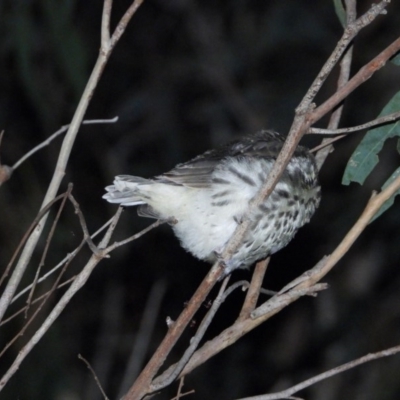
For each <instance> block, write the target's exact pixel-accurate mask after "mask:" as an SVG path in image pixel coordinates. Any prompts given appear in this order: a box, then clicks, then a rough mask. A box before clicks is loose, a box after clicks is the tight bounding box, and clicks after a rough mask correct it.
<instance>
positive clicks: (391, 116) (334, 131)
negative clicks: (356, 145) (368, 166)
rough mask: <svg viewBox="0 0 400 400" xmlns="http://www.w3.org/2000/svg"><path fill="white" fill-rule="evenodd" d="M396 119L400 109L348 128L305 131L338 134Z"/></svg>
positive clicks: (398, 116) (398, 117)
mask: <svg viewBox="0 0 400 400" xmlns="http://www.w3.org/2000/svg"><path fill="white" fill-rule="evenodd" d="M398 119H400V111H397V112H394V113H392V114H388V115H384V116H383V117H379V118H376V119H374V120H372V121H369V122H366V123H365V124H362V125H357V126H352V127H350V128H341V129H323V128H310V129H309V130H308V132H307V133H309V134H317V135H338V134H341V133H353V132H358V131H362V130H364V129H368V128H371V127H372V126H377V125H384V124H388V123H389V122H394V121H397V120H398Z"/></svg>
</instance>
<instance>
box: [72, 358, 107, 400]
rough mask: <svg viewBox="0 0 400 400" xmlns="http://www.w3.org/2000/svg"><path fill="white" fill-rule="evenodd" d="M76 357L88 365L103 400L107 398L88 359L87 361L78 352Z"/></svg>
mask: <svg viewBox="0 0 400 400" xmlns="http://www.w3.org/2000/svg"><path fill="white" fill-rule="evenodd" d="M78 358H79V359H80V360H82V361H83V362H84V363H85V364H86V366H87V367H88V369H89V371H90V372H91V373H92V375H93V378H94V380H95V381H96V384H97V387H98V388H99V390H100V392H101V394H102V395H103V398H104V399H105V400H109V398H108V397H107V395H106V392H105V391H104V389H103V388H102V386H101V383H100V381H99V378H98V377H97V375H96V372H94V370H93V368H92V366H91V365H90V364H89V361H87V360H86V358H84V357H82V356H81V355H80V354H78Z"/></svg>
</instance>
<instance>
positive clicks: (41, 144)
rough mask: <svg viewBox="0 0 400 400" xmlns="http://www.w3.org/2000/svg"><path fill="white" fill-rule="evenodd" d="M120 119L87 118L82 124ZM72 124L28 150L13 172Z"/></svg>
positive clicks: (108, 122)
mask: <svg viewBox="0 0 400 400" xmlns="http://www.w3.org/2000/svg"><path fill="white" fill-rule="evenodd" d="M117 121H118V117H114V118H111V119H86V120H84V121H82V124H85V125H89V124H113V123H115V122H117ZM70 126H71V124H67V125H63V126H62V127H61V128H60V129H59V130H58V131H56V132H54V133H53V134H52V135H51V136H50V137H48V138H47V139H46V140H44V141H43V142H42V143H40V144H38V145H37V146H36V147H34V148H33V149H32V150H30V151H28V153H26V154H25V155H24V156H23V157H21V158H20V159H19V160H18V161H17V162H16V163H15V164H14V165H13V166H12V167H11V169H12V172H14V171H15V170H16V169H17V168H18V167H19V166H20V165H21V164H22V163H23V162H25V161H26V160H27V159H28V158H29V157H31V156H33V155H34V154H35V153H37V152H38V151H39V150H41V149H43V148H44V147H46V146H48V145H49V144H50V143H51V142H52V141H53V140H54V139H56V138H57V137H58V136H60V135H61V134H62V133H64V132H66V131H67V130H68V128H69V127H70Z"/></svg>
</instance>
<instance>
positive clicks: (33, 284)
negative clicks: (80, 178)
mask: <svg viewBox="0 0 400 400" xmlns="http://www.w3.org/2000/svg"><path fill="white" fill-rule="evenodd" d="M71 191H72V185H69V186H68V190H67V191H66V192H65V195H64V198H63V199H62V201H61V204H60V207H58V211H57V214H56V216H55V218H54V221H53V223H52V225H51V228H50V232H49V234H48V236H47V239H46V245H45V247H44V250H43V254H42V257H41V259H40V262H39V267H38V268H37V270H36V273H35V278H34V279H33V282H32V289H31V290H30V293H29V296H28V299H27V301H26V305H27V308H26V312H25V318H27V315H28V311H29V306H30V303H31V300H32V298H33V293H34V292H35V288H36V285H37V281H38V279H39V275H40V272H41V270H42V267H43V266H44V262H45V260H46V256H47V252H48V251H49V247H50V243H51V240H52V238H53V236H54V232H55V230H56V227H57V224H58V221H59V219H60V217H61V213H62V211H63V210H64V207H65V203H66V201H67V198H68V195H69V194H70V193H71Z"/></svg>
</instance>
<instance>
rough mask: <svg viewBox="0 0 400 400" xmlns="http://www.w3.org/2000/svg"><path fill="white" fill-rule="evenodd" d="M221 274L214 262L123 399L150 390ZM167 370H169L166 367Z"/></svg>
mask: <svg viewBox="0 0 400 400" xmlns="http://www.w3.org/2000/svg"><path fill="white" fill-rule="evenodd" d="M222 274H223V268H222V267H221V266H220V265H219V263H215V264H214V265H213V266H212V268H211V270H210V272H209V273H208V274H207V276H206V277H205V278H204V280H203V282H202V283H201V284H200V286H199V287H198V288H197V290H196V292H195V293H194V295H193V296H192V298H191V300H190V301H189V303H188V304H187V306H186V307H185V308H184V309H183V311H182V313H181V314H180V315H179V317H178V319H177V320H176V321H175V322H174V323H172V325H171V326H170V328H169V330H168V333H167V334H166V336H165V337H164V339H163V341H162V342H161V344H160V345H159V346H158V348H157V350H156V351H155V353H154V354H153V356H152V358H151V360H150V361H149V362H148V364H147V365H146V367H145V368H144V369H143V371H142V372H141V374H140V375H139V377H138V378H137V379H136V381H135V383H134V384H133V385H132V387H131V388H130V389H129V391H128V393H127V394H126V395H125V396H124V400H135V399H141V398H142V397H143V396H144V395H145V394H146V393H148V392H149V391H150V384H151V381H152V379H153V378H154V376H155V374H156V373H157V372H158V370H159V369H160V367H161V366H162V364H163V363H164V361H165V359H166V358H167V356H168V354H169V353H170V352H171V350H172V348H173V346H174V345H175V343H176V342H177V340H178V339H179V337H180V336H181V335H182V332H183V331H184V330H185V328H186V327H187V325H188V324H189V322H190V321H191V320H192V318H193V316H194V314H195V313H196V311H197V310H198V309H199V307H200V306H201V304H202V303H203V301H204V299H205V298H206V296H207V295H208V293H209V292H210V291H211V289H212V288H213V287H214V285H215V284H216V282H217V281H218V279H219V278H220V277H221V276H222ZM167 371H170V370H169V369H168V370H167ZM163 376H164V374H163ZM165 376H167V375H165ZM165 376H164V378H165ZM154 383H155V384H156V381H154Z"/></svg>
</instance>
